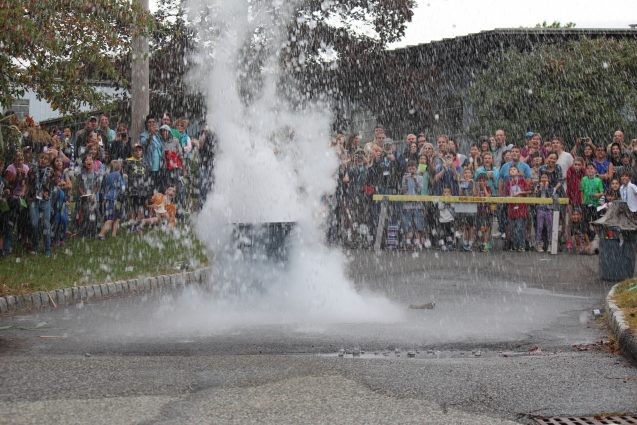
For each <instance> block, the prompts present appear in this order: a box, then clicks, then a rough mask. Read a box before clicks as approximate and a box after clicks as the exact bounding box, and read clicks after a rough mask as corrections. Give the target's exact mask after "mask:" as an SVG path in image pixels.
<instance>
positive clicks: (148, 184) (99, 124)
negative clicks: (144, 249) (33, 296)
mask: <svg viewBox="0 0 637 425" xmlns="http://www.w3.org/2000/svg"><path fill="white" fill-rule="evenodd" d="M188 124H189V123H188V120H186V119H185V118H179V119H177V120H175V122H174V123H173V120H172V118H171V116H170V115H169V114H163V115H162V116H161V117H154V116H152V115H149V116H148V117H146V120H145V130H144V131H143V132H142V133H141V135H140V136H139V139H137V140H132V139H131V138H130V136H129V133H128V126H127V124H126V123H124V122H119V123H117V125H116V126H115V128H112V127H111V125H110V120H109V117H108V116H107V115H100V116H99V117H97V116H92V117H90V118H89V119H88V120H87V121H86V123H85V126H84V128H81V129H79V130H78V131H77V132H75V133H73V131H72V130H71V128H70V127H63V128H58V127H52V128H50V129H49V130H48V132H49V137H47V142H46V143H32V142H31V143H28V142H27V143H21V144H20V145H19V146H13V147H12V149H7V150H6V151H5V152H6V155H5V157H4V158H0V254H1V256H6V255H9V254H10V253H11V252H12V250H13V248H14V246H15V244H16V243H20V244H21V246H22V247H23V248H24V249H25V250H26V251H28V252H30V253H31V254H34V255H35V254H37V253H38V252H42V253H43V254H44V255H45V256H50V255H51V250H52V248H54V247H55V246H61V245H64V242H65V240H66V239H67V238H68V237H72V236H75V235H78V236H81V237H85V238H86V237H88V238H98V239H100V240H104V239H105V238H107V237H116V236H117V234H118V231H119V228H120V225H125V226H126V227H127V228H128V231H131V232H141V231H142V229H143V228H144V227H145V226H150V225H155V224H158V223H163V224H164V225H166V226H174V225H175V223H176V222H177V221H178V220H185V218H186V217H188V215H189V214H190V213H192V212H194V211H196V210H198V209H200V208H201V206H202V204H203V202H204V200H205V196H206V194H207V193H208V191H209V189H210V187H211V184H212V173H211V169H212V163H213V159H214V149H215V144H216V142H215V137H214V135H213V134H212V133H211V132H209V131H208V130H204V131H202V132H201V133H200V134H198V135H197V137H196V138H191V137H190V136H189V134H188V132H187V128H188ZM16 239H17V240H16ZM41 245H43V247H42V249H40V247H41Z"/></svg>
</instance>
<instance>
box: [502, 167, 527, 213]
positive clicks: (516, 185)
mask: <svg viewBox="0 0 637 425" xmlns="http://www.w3.org/2000/svg"><path fill="white" fill-rule="evenodd" d="M528 190H529V184H528V183H527V182H526V179H524V178H522V177H520V176H517V177H515V179H514V178H513V177H511V178H509V179H508V180H507V182H506V185H505V186H504V193H506V195H507V196H515V195H516V194H518V193H520V192H526V191H528ZM508 213H509V218H511V219H516V218H527V217H528V215H529V207H528V205H526V204H509V210H508Z"/></svg>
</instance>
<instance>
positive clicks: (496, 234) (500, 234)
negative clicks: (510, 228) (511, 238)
mask: <svg viewBox="0 0 637 425" xmlns="http://www.w3.org/2000/svg"><path fill="white" fill-rule="evenodd" d="M500 236H502V233H500V232H498V231H496V232H495V233H493V237H494V238H499V237H500Z"/></svg>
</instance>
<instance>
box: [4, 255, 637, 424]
mask: <svg viewBox="0 0 637 425" xmlns="http://www.w3.org/2000/svg"><path fill="white" fill-rule="evenodd" d="M329 267H331V265H330V263H329V262H328V263H326V264H317V265H316V270H314V271H311V270H310V271H308V274H307V275H306V276H296V277H295V278H294V279H297V280H298V281H299V282H303V284H304V285H306V286H303V285H301V284H299V285H296V286H295V287H294V288H286V287H281V288H279V287H276V288H274V289H275V290H274V291H272V290H271V291H270V292H277V291H278V293H276V294H268V293H267V292H268V291H267V290H265V289H263V288H261V289H260V290H259V291H256V293H255V291H250V290H246V288H239V289H238V290H236V291H235V296H228V295H227V293H226V294H225V295H223V296H222V295H221V294H220V292H219V289H218V288H212V289H205V290H195V289H188V290H186V291H184V292H183V293H179V294H162V295H153V296H141V297H130V298H126V299H116V300H108V301H103V302H95V303H90V304H89V303H87V304H82V305H77V306H72V307H69V308H66V309H58V310H55V311H47V312H43V313H40V314H37V315H23V316H13V317H4V318H1V319H0V329H2V330H0V383H1V384H0V423H8V424H27V423H47V424H48V423H78V424H84V423H91V424H101V423H104V424H107V423H108V424H118V423H122V424H124V423H126V424H128V423H139V424H160V423H166V424H175V423H177V424H181V423H183V424H191V423H192V424H194V423H209V424H213V423H214V424H226V423H241V424H242V423H275V424H298V423H339V424H347V423H386V424H396V423H418V424H421V423H431V424H494V423H531V419H530V418H532V417H534V416H554V415H561V416H589V415H594V414H608V413H628V414H635V413H637V369H635V368H634V367H633V366H631V365H630V364H629V363H628V362H627V361H626V360H625V359H624V358H622V357H621V355H618V354H616V353H612V352H611V351H610V350H608V349H607V347H606V345H605V344H600V343H599V342H600V341H601V340H604V338H606V337H607V335H608V333H607V329H606V327H605V323H604V322H603V321H602V320H600V319H597V320H596V319H595V318H593V317H592V310H593V309H595V308H601V307H603V305H604V298H605V296H606V293H607V292H608V290H609V288H610V286H611V284H608V283H602V282H599V281H598V279H597V257H583V256H574V255H560V256H550V255H548V254H518V253H501V254H493V255H484V254H477V253H476V254H473V253H446V254H442V253H438V254H436V253H433V252H431V253H426V254H420V255H412V254H411V253H383V254H381V255H376V254H374V253H371V252H356V253H352V254H349V265H348V267H347V270H348V274H349V276H350V280H351V282H352V284H351V287H350V286H347V285H345V287H343V285H342V284H341V283H339V282H338V273H336V275H335V277H334V278H330V279H328V280H329V282H328V281H327V280H326V281H325V282H322V283H319V284H317V283H316V282H315V281H313V278H312V276H315V275H316V276H323V274H321V273H322V272H321V270H322V269H325V268H329ZM330 276H332V275H330ZM294 279H292V280H294ZM298 288H301V289H298ZM352 288H355V290H354V289H352ZM237 294H239V295H237Z"/></svg>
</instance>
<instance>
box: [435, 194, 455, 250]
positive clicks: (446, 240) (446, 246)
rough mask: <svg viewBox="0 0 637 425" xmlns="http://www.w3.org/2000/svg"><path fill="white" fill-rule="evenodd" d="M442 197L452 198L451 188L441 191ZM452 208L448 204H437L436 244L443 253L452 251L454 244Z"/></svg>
mask: <svg viewBox="0 0 637 425" xmlns="http://www.w3.org/2000/svg"><path fill="white" fill-rule="evenodd" d="M442 196H452V195H451V187H449V186H445V187H444V188H443V189H442ZM453 223H454V217H453V207H452V206H451V204H450V203H448V202H438V236H439V240H438V244H439V245H440V249H441V250H443V251H449V250H452V249H453V246H454V244H453V242H454V227H453Z"/></svg>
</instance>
